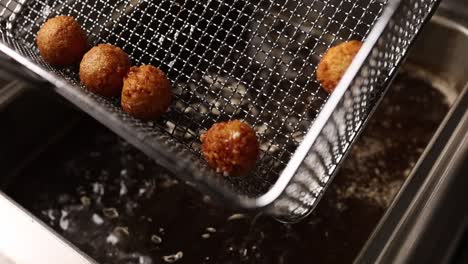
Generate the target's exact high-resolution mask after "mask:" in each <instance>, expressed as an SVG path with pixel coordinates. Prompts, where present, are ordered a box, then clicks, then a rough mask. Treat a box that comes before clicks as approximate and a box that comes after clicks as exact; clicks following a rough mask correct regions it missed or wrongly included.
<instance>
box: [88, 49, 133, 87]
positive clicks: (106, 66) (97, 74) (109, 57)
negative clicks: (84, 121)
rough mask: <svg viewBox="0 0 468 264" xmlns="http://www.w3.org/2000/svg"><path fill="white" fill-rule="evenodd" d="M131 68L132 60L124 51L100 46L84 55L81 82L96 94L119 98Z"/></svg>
mask: <svg viewBox="0 0 468 264" xmlns="http://www.w3.org/2000/svg"><path fill="white" fill-rule="evenodd" d="M130 66H131V62H130V58H129V57H128V55H127V53H125V52H124V51H123V50H122V49H120V48H119V47H116V46H114V45H110V44H100V45H98V46H96V47H94V48H92V49H91V50H89V51H88V52H87V53H86V54H85V55H84V57H83V60H82V61H81V64H80V80H81V83H82V84H83V85H84V86H85V87H86V88H87V89H88V90H90V91H92V92H94V93H97V94H100V95H103V96H118V95H120V93H121V91H122V85H123V79H124V77H125V75H126V74H127V72H128V70H129V69H130Z"/></svg>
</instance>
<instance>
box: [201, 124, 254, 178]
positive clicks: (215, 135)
mask: <svg viewBox="0 0 468 264" xmlns="http://www.w3.org/2000/svg"><path fill="white" fill-rule="evenodd" d="M200 139H201V141H202V147H201V148H202V153H203V156H204V157H205V159H206V161H207V162H208V164H209V165H210V166H211V167H212V168H214V169H216V171H217V172H220V173H223V174H224V175H231V176H240V175H245V174H248V173H249V172H250V171H251V170H253V169H254V167H255V164H256V162H257V158H258V154H259V145H258V141H257V135H256V134H255V131H254V130H253V129H252V127H250V126H249V125H248V124H246V123H244V122H242V121H239V120H234V121H229V122H221V123H216V124H214V125H213V126H212V127H211V128H210V129H209V130H208V131H207V132H206V133H205V134H203V135H202V136H201V137H200Z"/></svg>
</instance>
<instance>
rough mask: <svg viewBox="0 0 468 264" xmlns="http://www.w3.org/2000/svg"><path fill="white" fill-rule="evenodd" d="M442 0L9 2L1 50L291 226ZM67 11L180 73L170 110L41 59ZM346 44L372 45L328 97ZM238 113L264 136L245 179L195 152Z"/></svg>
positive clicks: (140, 56)
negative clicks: (99, 91)
mask: <svg viewBox="0 0 468 264" xmlns="http://www.w3.org/2000/svg"><path fill="white" fill-rule="evenodd" d="M437 2H438V1H437V0H405V1H389V2H388V3H387V2H386V1H382V0H357V1H354V0H306V1H302V0H281V1H279V0H275V1H263V0H261V1H237V0H197V1H195V0H161V1H149V0H127V1H123V0H113V1H96V0H94V1H92V0H84V1H77V0H2V1H1V2H0V16H1V18H2V21H1V24H0V34H1V37H2V41H3V43H2V44H0V50H1V51H3V52H4V53H5V54H7V55H8V56H10V57H11V58H13V59H14V60H16V61H17V62H19V64H21V65H22V66H25V67H26V68H28V69H29V70H30V71H32V72H34V73H35V74H37V75H38V76H40V79H43V80H47V81H48V82H50V83H52V84H53V86H54V89H55V90H56V91H57V92H58V93H59V94H61V95H63V96H64V97H66V98H67V99H69V100H70V101H71V102H72V103H74V104H75V105H77V106H78V107H80V108H81V109H83V110H84V111H85V112H87V113H89V114H90V115H92V116H93V117H95V118H96V119H98V120H99V121H100V122H102V123H104V124H105V125H107V126H108V127H110V128H111V129H113V130H114V131H115V132H117V133H118V134H120V135H121V136H122V137H124V138H125V139H127V140H128V141H129V142H131V143H132V144H134V145H135V146H137V147H138V148H140V149H141V150H142V151H144V152H145V153H147V154H148V155H150V156H151V157H153V158H154V159H155V160H156V161H157V162H159V163H160V164H162V165H164V166H165V167H167V168H169V169H171V170H172V171H173V172H175V173H176V175H178V176H179V177H181V178H182V179H185V180H189V181H191V182H195V183H198V184H199V185H200V186H201V187H208V188H207V190H211V191H212V193H214V194H217V195H220V196H222V197H223V198H226V199H228V200H229V201H232V202H235V203H237V204H238V205H240V206H241V207H244V208H249V209H259V208H263V209H266V210H267V211H268V212H269V213H271V214H273V215H276V216H277V217H280V218H281V219H284V220H285V221H293V220H296V219H300V218H301V217H303V216H305V215H307V213H309V212H310V211H311V210H312V209H313V208H314V206H315V205H316V203H317V202H318V200H319V198H320V196H321V195H322V194H323V192H324V189H325V187H326V186H327V185H328V184H329V183H330V181H331V179H332V177H333V175H334V173H335V172H336V169H337V167H338V166H339V164H340V162H341V160H342V159H343V156H344V155H345V153H346V152H347V150H348V149H349V147H350V144H351V143H352V142H353V140H354V139H355V138H356V136H357V134H358V133H359V130H360V129H361V127H362V126H363V124H364V123H365V120H366V118H367V117H368V115H369V113H370V112H371V110H372V109H373V108H374V107H375V105H376V104H377V102H378V101H379V99H380V98H381V97H382V95H383V94H384V92H385V89H386V87H387V86H388V85H387V84H388V82H389V80H391V77H392V76H393V75H394V74H395V71H396V68H397V66H398V65H399V63H400V62H401V61H402V59H403V58H404V57H405V54H406V52H407V50H408V47H409V46H410V44H411V42H412V41H413V39H414V38H415V36H416V35H417V33H418V31H419V30H420V28H421V26H422V25H423V24H424V22H425V21H426V20H427V19H428V17H429V16H430V14H431V11H432V10H434V8H435V5H436V4H437ZM59 14H60V15H72V16H74V17H76V18H77V20H78V21H79V22H80V23H81V25H82V26H83V28H84V29H86V30H87V32H88V34H89V39H90V42H91V44H97V43H101V42H107V43H112V44H115V45H117V46H120V47H121V48H123V49H124V50H125V51H126V52H127V53H128V54H129V55H130V56H131V58H132V60H133V63H134V64H135V65H136V64H153V65H155V66H158V67H160V68H162V69H163V70H164V71H165V72H166V73H167V74H168V76H169V78H170V79H171V80H172V82H173V92H174V95H175V100H174V103H173V105H172V107H171V109H170V111H169V112H168V113H167V114H166V115H164V117H163V118H161V119H160V120H154V121H153V122H141V121H139V120H136V119H134V118H132V117H130V116H128V115H127V114H125V113H123V112H122V111H121V109H120V106H119V105H120V104H119V100H118V99H106V98H103V97H100V96H97V95H95V94H92V93H89V92H88V91H86V90H85V89H83V88H82V87H81V86H80V84H79V80H78V78H77V69H76V68H66V69H57V68H53V67H51V66H49V65H48V64H47V63H45V62H44V61H43V60H42V59H41V57H40V56H39V54H38V50H37V47H36V44H35V38H36V34H37V31H38V30H39V28H40V26H41V25H42V24H43V23H44V22H45V21H46V20H47V19H48V18H49V17H52V16H55V15H59ZM349 39H358V40H365V44H364V46H363V47H362V48H361V50H360V52H359V54H358V55H357V56H356V59H355V60H354V62H353V64H352V65H351V67H350V68H349V69H348V71H347V73H346V74H345V76H344V77H343V79H342V81H341V82H340V84H339V85H338V87H337V88H336V90H335V92H334V93H333V94H332V95H331V96H328V94H327V93H325V92H324V91H323V90H322V89H321V87H320V84H319V82H318V81H317V80H316V79H315V71H316V66H317V64H318V62H319V61H320V59H321V57H322V55H323V54H324V52H325V51H326V50H327V49H328V48H330V47H331V46H333V45H335V44H338V43H340V42H342V41H345V40H349ZM18 72H21V71H17V73H18ZM23 77H25V76H24V74H23ZM26 77H27V78H28V79H29V80H31V79H33V80H37V79H38V78H37V77H36V76H31V75H29V76H26ZM229 119H243V120H245V121H247V122H248V123H250V124H251V125H253V126H254V128H255V129H256V131H257V134H258V136H259V140H260V143H261V156H260V159H259V162H258V164H257V168H256V170H255V171H253V172H252V173H251V175H249V176H246V177H220V176H218V175H216V173H215V172H214V171H213V170H211V169H210V168H208V167H207V166H206V164H205V162H204V161H203V158H202V157H201V155H200V141H199V135H200V134H201V133H202V132H204V131H206V130H207V129H208V128H209V127H210V126H211V125H212V124H213V123H215V122H218V121H225V120H229ZM109 158H112V157H109Z"/></svg>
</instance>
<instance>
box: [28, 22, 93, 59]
mask: <svg viewBox="0 0 468 264" xmlns="http://www.w3.org/2000/svg"><path fill="white" fill-rule="evenodd" d="M37 46H38V48H39V52H40V54H41V56H42V58H44V60H45V61H46V62H48V63H50V64H52V65H55V66H70V65H73V64H76V63H78V62H80V60H81V58H82V57H83V54H84V53H85V52H86V49H87V47H88V44H87V40H86V33H85V32H84V31H83V29H81V27H80V25H79V24H78V23H77V22H76V20H75V19H74V18H73V17H71V16H57V17H54V18H51V19H49V20H47V22H45V23H44V25H42V27H41V29H40V30H39V32H38V33H37Z"/></svg>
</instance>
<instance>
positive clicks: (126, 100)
mask: <svg viewBox="0 0 468 264" xmlns="http://www.w3.org/2000/svg"><path fill="white" fill-rule="evenodd" d="M171 101H172V93H171V82H170V81H169V79H168V78H167V77H166V75H165V74H164V72H163V71H162V70H160V69H159V68H156V67H154V66H152V65H143V66H140V67H132V68H130V71H129V72H128V74H127V76H126V77H125V79H124V85H123V90H122V101H121V103H122V108H123V110H124V111H125V112H127V113H129V114H130V115H132V116H134V117H136V118H139V119H142V120H151V119H156V118H158V117H160V116H161V115H162V114H164V113H165V112H166V111H167V109H168V108H169V106H170V105H171Z"/></svg>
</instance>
